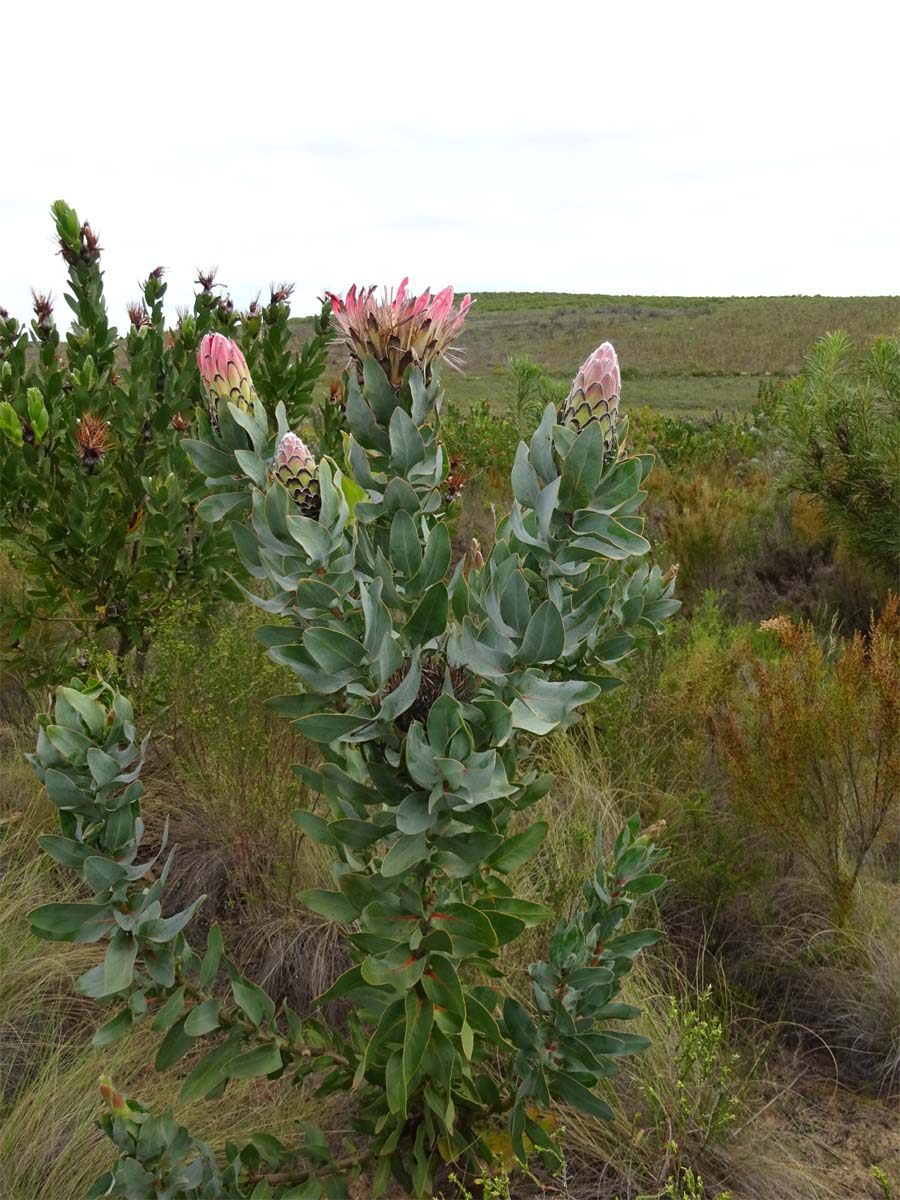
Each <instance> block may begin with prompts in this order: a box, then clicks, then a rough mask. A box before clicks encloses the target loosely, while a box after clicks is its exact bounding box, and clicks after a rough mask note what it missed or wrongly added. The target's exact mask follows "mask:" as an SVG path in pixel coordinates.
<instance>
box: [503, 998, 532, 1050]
mask: <svg viewBox="0 0 900 1200" xmlns="http://www.w3.org/2000/svg"><path fill="white" fill-rule="evenodd" d="M503 1024H504V1025H505V1026H506V1030H507V1033H508V1034H509V1038H510V1041H511V1042H512V1044H513V1045H514V1046H516V1047H517V1048H518V1049H519V1050H526V1051H533V1050H534V1049H535V1039H536V1037H537V1029H536V1027H535V1024H534V1021H532V1019H531V1017H530V1016H529V1014H528V1011H527V1009H525V1008H524V1006H523V1005H521V1004H520V1003H519V1001H518V1000H515V999H514V998H513V997H512V996H507V997H506V999H505V1000H504V1002H503Z"/></svg>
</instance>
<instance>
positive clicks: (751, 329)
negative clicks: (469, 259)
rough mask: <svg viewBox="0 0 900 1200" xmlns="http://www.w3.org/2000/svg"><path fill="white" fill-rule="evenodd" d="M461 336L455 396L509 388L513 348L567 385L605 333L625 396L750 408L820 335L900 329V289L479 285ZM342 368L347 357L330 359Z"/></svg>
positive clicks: (862, 336)
mask: <svg viewBox="0 0 900 1200" xmlns="http://www.w3.org/2000/svg"><path fill="white" fill-rule="evenodd" d="M474 299H475V304H474V306H473V307H472V310H471V313H470V316H469V318H468V321H467V323H466V328H465V332H464V335H463V337H462V339H461V341H460V349H461V350H462V352H463V359H464V364H463V370H462V372H460V373H455V372H449V371H448V372H446V373H445V386H446V391H447V396H448V398H449V399H450V400H451V401H453V402H456V403H460V404H466V403H468V402H470V401H472V400H481V399H486V400H487V401H488V402H489V403H490V404H491V406H492V407H495V408H497V407H502V406H503V404H504V403H505V402H506V401H507V400H508V399H509V397H510V394H511V382H510V379H509V375H508V373H507V371H506V370H505V363H506V359H507V356H508V355H510V354H524V353H527V354H529V355H531V357H532V358H534V359H535V360H536V361H537V362H539V363H540V364H541V365H542V366H544V367H545V368H546V370H547V372H548V373H549V374H550V375H551V376H553V377H554V378H556V379H559V380H561V381H566V380H568V379H569V378H571V375H572V372H573V371H574V370H575V368H576V367H577V366H578V364H579V363H580V362H582V361H583V360H584V358H585V357H586V356H587V355H588V354H589V353H590V351H591V350H593V349H594V347H595V346H597V345H598V344H599V343H600V342H602V341H611V342H612V343H613V344H614V345H615V347H616V350H617V351H618V354H619V359H620V362H621V363H622V367H623V369H624V371H625V380H626V383H625V387H624V388H623V401H624V402H625V403H626V404H627V405H628V406H629V407H630V408H632V409H635V408H642V407H643V406H645V405H648V406H650V407H651V408H654V409H658V410H659V411H660V412H663V413H665V414H667V415H672V416H692V415H699V414H701V413H709V412H713V411H715V410H716V409H718V410H719V411H721V412H726V413H727V412H735V411H736V412H741V411H747V410H748V409H750V408H751V407H752V405H753V403H754V401H755V400H756V395H757V389H758V386H759V381H760V379H761V378H764V377H765V376H767V375H792V374H795V373H796V372H797V371H799V369H800V367H801V366H802V363H803V359H804V356H805V355H806V354H807V353H808V352H809V348H810V346H811V345H812V343H813V342H814V341H815V340H816V338H818V337H821V336H822V334H824V333H828V332H830V331H831V330H834V329H845V330H846V331H847V332H848V333H849V334H850V335H851V336H852V337H853V338H854V339H859V340H862V341H865V340H866V339H867V338H870V337H872V336H874V335H876V334H879V333H884V332H888V331H890V330H895V329H897V328H900V297H898V296H862V297H829V296H754V297H727V298H724V297H690V296H590V295H567V294H564V293H555V292H481V293H478V294H476V295H475V297H474ZM334 365H335V367H339V365H340V358H339V357H338V358H336V359H335V360H334Z"/></svg>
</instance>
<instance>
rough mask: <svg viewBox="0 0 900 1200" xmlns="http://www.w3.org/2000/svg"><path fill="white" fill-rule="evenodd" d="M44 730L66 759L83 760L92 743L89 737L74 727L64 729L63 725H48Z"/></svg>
mask: <svg viewBox="0 0 900 1200" xmlns="http://www.w3.org/2000/svg"><path fill="white" fill-rule="evenodd" d="M44 732H45V733H46V734H47V737H48V738H49V739H50V741H51V742H52V743H53V745H54V746H55V747H56V749H57V750H58V751H59V752H60V754H61V755H62V756H63V758H65V759H67V760H68V761H71V760H72V759H76V760H77V759H82V760H83V759H84V757H85V755H86V754H87V752H88V750H90V748H91V745H92V743H91V740H90V738H86V737H85V736H84V734H82V733H76V732H75V730H74V729H66V728H65V727H64V726H63V725H48V726H47V727H46V729H45V731H44Z"/></svg>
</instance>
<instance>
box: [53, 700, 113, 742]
mask: <svg viewBox="0 0 900 1200" xmlns="http://www.w3.org/2000/svg"><path fill="white" fill-rule="evenodd" d="M59 691H60V692H61V693H62V695H63V696H65V698H66V700H68V702H69V704H71V705H72V707H73V708H74V709H75V711H76V712H77V713H78V715H79V716H80V717H81V719H82V720H83V721H84V723H85V725H86V726H87V728H88V731H89V732H90V734H91V736H92V737H95V738H99V737H101V736H102V735H103V731H104V729H105V727H106V713H105V712H104V711H103V708H102V706H101V705H99V704H98V703H97V702H96V701H95V700H91V698H90V697H89V696H86V695H85V694H84V692H79V691H77V690H76V689H75V688H70V687H61V688H60V689H59Z"/></svg>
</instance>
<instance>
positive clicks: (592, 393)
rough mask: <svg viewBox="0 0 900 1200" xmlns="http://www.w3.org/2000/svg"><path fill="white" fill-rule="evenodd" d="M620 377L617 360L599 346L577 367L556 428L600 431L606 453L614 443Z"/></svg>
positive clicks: (610, 349) (610, 348) (609, 348)
mask: <svg viewBox="0 0 900 1200" xmlns="http://www.w3.org/2000/svg"><path fill="white" fill-rule="evenodd" d="M621 391H622V377H621V374H620V372H619V360H618V358H617V356H616V352H615V350H614V349H613V346H612V344H611V343H610V342H603V343H602V345H600V346H598V347H597V349H596V350H595V351H594V352H593V354H590V355H589V356H588V357H587V358H586V359H585V361H584V362H583V363H582V364H581V368H580V369H579V371H578V374H577V375H576V376H575V379H574V382H573V383H572V390H571V391H570V392H569V396H568V399H567V400H566V402H565V404H564V405H563V407H562V412H561V413H560V418H559V423H560V425H565V426H568V427H569V428H570V429H574V430H575V431H576V432H577V433H580V432H581V430H582V429H584V428H585V426H586V425H590V424H592V423H594V424H598V425H599V426H600V428H601V429H602V430H603V447H604V452H605V453H607V454H608V453H610V451H611V450H612V449H613V448H614V446H615V442H616V422H617V420H618V415H619V396H620V394H621Z"/></svg>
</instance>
